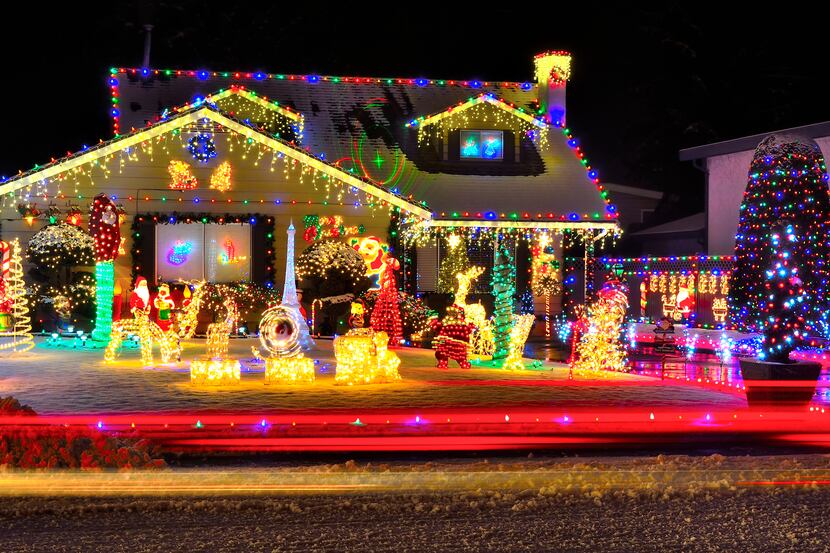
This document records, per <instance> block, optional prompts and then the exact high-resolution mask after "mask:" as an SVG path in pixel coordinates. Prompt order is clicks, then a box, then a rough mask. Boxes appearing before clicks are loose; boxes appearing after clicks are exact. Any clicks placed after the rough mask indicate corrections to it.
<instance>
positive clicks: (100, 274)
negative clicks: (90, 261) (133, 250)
mask: <svg viewBox="0 0 830 553" xmlns="http://www.w3.org/2000/svg"><path fill="white" fill-rule="evenodd" d="M114 290H115V265H114V263H113V262H112V261H99V262H97V263H96V264H95V330H93V331H92V334H91V336H92V339H93V340H94V341H96V342H109V339H110V333H111V332H112V298H113V292H114Z"/></svg>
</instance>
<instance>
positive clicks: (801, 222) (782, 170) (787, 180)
mask: <svg viewBox="0 0 830 553" xmlns="http://www.w3.org/2000/svg"><path fill="white" fill-rule="evenodd" d="M828 216H830V192H828V177H827V170H826V167H825V164H824V158H823V157H822V154H821V150H820V149H819V147H818V145H817V144H816V143H815V142H814V141H813V140H810V139H809V138H802V137H798V136H792V135H771V136H768V137H767V138H765V139H764V140H762V141H761V143H760V144H759V145H758V147H757V148H756V150H755V155H754V156H753V158H752V164H751V166H750V170H749V181H748V183H747V186H746V192H745V193H744V199H743V203H742V204H741V211H740V222H739V224H738V233H737V235H736V243H735V258H736V260H735V261H736V269H735V272H734V274H733V278H732V288H731V290H730V294H729V302H730V305H729V314H730V317H731V318H732V322H733V324H734V325H735V326H736V327H737V328H739V329H742V330H748V331H755V332H759V331H761V330H762V329H763V328H765V327H766V325H767V321H766V319H765V317H764V314H763V313H762V308H763V306H764V305H765V304H766V303H767V301H766V298H765V295H766V294H767V281H766V278H765V275H766V271H767V270H768V269H769V268H770V267H773V266H774V265H775V263H776V262H777V258H776V252H775V247H774V246H773V244H772V235H773V233H772V232H771V230H772V227H773V225H775V224H778V222H779V221H780V222H781V223H782V224H785V225H790V226H791V227H792V231H793V232H792V234H793V235H794V236H798V237H799V240H798V241H796V242H794V243H792V244H790V245H789V246H788V248H789V252H790V255H791V259H793V260H795V262H796V263H797V264H798V265H799V269H800V273H799V277H800V279H801V281H802V285H803V288H804V292H805V293H806V294H807V295H808V296H809V297H810V298H812V302H811V305H810V306H809V308H807V311H806V313H805V323H804V330H806V331H810V330H811V329H813V328H817V327H819V321H820V320H821V315H822V313H824V312H826V311H827V309H828V298H827V294H828V292H830V286H828V278H830V223H828Z"/></svg>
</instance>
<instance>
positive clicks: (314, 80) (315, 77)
mask: <svg viewBox="0 0 830 553" xmlns="http://www.w3.org/2000/svg"><path fill="white" fill-rule="evenodd" d="M306 80H307V81H308V82H310V83H311V84H317V83H318V82H320V76H319V75H309V76H308V77H306Z"/></svg>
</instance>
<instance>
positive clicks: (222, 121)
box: [0, 103, 430, 218]
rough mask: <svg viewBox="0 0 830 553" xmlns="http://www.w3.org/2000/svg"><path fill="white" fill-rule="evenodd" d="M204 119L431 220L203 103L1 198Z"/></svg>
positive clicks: (417, 207) (15, 186)
mask: <svg viewBox="0 0 830 553" xmlns="http://www.w3.org/2000/svg"><path fill="white" fill-rule="evenodd" d="M205 119H207V120H211V121H213V122H214V123H216V124H219V125H221V126H223V127H225V128H227V129H230V130H232V131H234V132H237V133H239V134H241V135H243V136H245V137H246V138H249V139H251V140H254V141H256V142H258V143H260V144H263V145H265V146H267V147H269V148H271V149H272V150H274V151H276V152H279V153H281V154H283V155H285V156H286V157H289V158H292V159H295V160H297V161H298V162H300V163H302V164H304V165H306V166H309V167H312V168H313V169H315V170H318V171H321V172H323V173H325V174H327V175H328V176H330V177H332V178H333V179H336V180H338V181H341V182H342V183H343V184H344V185H347V186H349V187H353V188H355V189H357V190H361V191H362V192H365V193H367V194H369V195H371V196H373V197H375V198H378V199H379V200H381V201H383V202H387V203H389V204H391V205H394V206H396V207H399V208H401V209H402V210H404V211H406V212H409V213H412V214H414V215H417V216H418V217H422V218H429V217H430V212H429V210H428V209H426V208H425V206H424V205H423V204H417V203H415V202H414V201H412V200H409V199H405V198H402V197H401V196H399V195H396V194H394V193H392V192H390V191H388V190H386V189H384V188H381V187H379V186H377V185H376V184H374V183H372V182H369V181H367V180H365V179H361V178H358V177H357V176H355V175H353V174H350V173H348V172H346V171H343V170H342V169H340V168H339V167H336V166H335V165H332V164H331V163H328V162H326V161H324V160H321V159H319V158H317V157H314V156H313V155H311V154H310V153H308V152H307V151H305V150H302V149H300V148H299V147H297V146H296V145H294V144H291V143H288V142H286V141H284V140H280V139H277V138H273V137H271V136H268V135H267V134H265V133H263V132H262V131H260V130H259V129H256V128H253V127H251V126H249V125H246V124H244V123H242V122H240V121H238V120H236V119H233V118H232V117H230V116H228V115H227V114H225V113H223V112H221V111H219V109H218V108H216V107H215V106H213V105H210V104H206V103H202V104H200V105H198V106H196V105H194V106H191V107H189V108H187V109H182V110H177V111H176V113H175V114H174V115H172V116H170V117H167V118H165V119H163V120H162V121H160V122H158V123H155V124H152V125H149V126H147V127H146V128H143V129H140V130H135V131H133V132H131V133H129V134H126V135H121V136H118V137H116V138H114V139H112V140H110V141H107V142H100V143H99V144H97V145H95V146H93V147H91V148H88V149H85V150H82V151H80V152H76V153H74V154H70V155H68V156H66V157H64V158H61V159H58V160H55V161H53V162H51V163H49V164H47V165H43V166H35V168H34V169H32V170H30V171H28V172H25V173H20V174H19V175H17V176H15V177H12V178H10V179H7V180H5V181H3V182H2V184H0V195H3V194H8V193H12V192H15V191H16V190H19V189H21V188H25V187H28V186H31V185H33V184H36V183H38V182H41V181H44V180H45V179H49V178H51V177H54V176H56V175H59V174H61V173H64V172H66V171H69V170H71V169H73V168H75V167H78V166H81V165H84V164H87V163H91V162H94V161H95V160H97V159H100V158H102V157H104V156H107V155H109V154H113V153H116V152H119V151H123V150H125V149H127V148H130V147H131V146H135V145H137V144H140V143H142V142H145V141H147V140H149V139H151V138H153V137H156V136H160V135H162V134H165V133H168V132H171V131H174V130H176V129H179V128H182V127H184V126H185V125H188V124H190V123H196V122H198V121H203V120H205Z"/></svg>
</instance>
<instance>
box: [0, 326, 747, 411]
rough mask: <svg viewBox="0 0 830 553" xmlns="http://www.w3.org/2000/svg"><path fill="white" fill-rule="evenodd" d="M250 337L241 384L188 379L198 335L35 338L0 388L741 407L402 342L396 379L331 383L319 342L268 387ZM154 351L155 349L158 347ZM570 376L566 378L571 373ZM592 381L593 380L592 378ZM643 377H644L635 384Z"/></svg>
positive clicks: (145, 395)
mask: <svg viewBox="0 0 830 553" xmlns="http://www.w3.org/2000/svg"><path fill="white" fill-rule="evenodd" d="M251 346H258V341H257V340H254V339H239V340H232V341H231V355H232V356H234V357H235V358H237V359H239V360H240V361H241V362H242V365H243V374H242V381H241V383H240V384H239V385H238V386H227V387H218V388H198V387H194V386H192V385H191V384H190V376H189V369H188V366H189V365H188V360H189V359H192V358H194V357H195V356H198V355H202V354H203V353H204V351H205V342H204V340H191V341H188V342H187V343H185V344H184V352H183V355H182V359H183V361H182V362H181V363H176V364H171V365H158V366H156V367H152V368H145V367H142V366H141V363H140V360H139V353H138V351H137V350H125V351H123V352H122V354H121V357H120V358H119V360H118V361H117V362H115V363H113V364H107V363H105V362H104V361H103V350H100V349H99V350H73V349H50V348H46V347H43V346H42V345H39V346H38V347H37V348H35V349H34V350H32V351H31V352H29V353H27V354H22V355H20V356H18V357H4V358H0V396H3V395H13V396H15V397H17V398H18V399H19V400H20V401H21V402H22V403H25V404H28V405H30V406H32V407H33V408H34V409H35V410H36V411H37V412H38V413H42V414H47V413H69V412H76V413H99V412H100V413H116V412H131V411H143V412H148V411H149V412H156V411H184V410H188V411H192V410H223V411H227V410H238V411H255V410H260V411H261V410H278V409H288V410H308V409H314V410H319V409H351V408H362V409H367V408H405V407H420V408H432V407H434V408H446V407H471V408H473V407H482V408H486V407H495V406H516V405H527V406H530V405H533V406H548V407H560V406H562V407H569V408H574V407H587V406H595V407H596V406H599V407H603V408H614V407H631V406H655V407H660V406H684V405H685V406H689V405H695V406H703V405H706V406H714V407H724V408H730V407H743V406H744V405H745V401H744V399H743V397H742V396H741V395H739V394H734V393H721V392H718V391H713V390H707V389H701V388H698V387H695V386H689V385H680V384H679V383H677V382H672V381H668V380H667V381H666V382H664V383H661V382H660V381H659V380H657V379H653V378H649V377H643V376H636V375H629V374H610V373H603V374H601V375H579V374H575V375H570V374H569V370H568V368H567V367H566V366H565V365H563V364H560V363H551V362H545V363H544V364H543V366H542V367H541V369H540V370H526V371H517V372H508V371H503V370H499V369H490V368H473V369H471V370H466V371H465V370H461V369H459V368H457V366H456V365H454V364H452V363H451V368H450V370H448V371H440V370H438V369H436V368H435V367H434V363H435V359H434V357H433V352H432V351H430V350H421V349H414V348H406V349H402V350H398V355H399V356H400V358H401V360H402V364H401V368H400V373H401V376H402V377H403V380H402V381H401V382H398V383H391V384H377V385H370V386H354V387H350V386H336V385H335V384H334V371H335V360H334V355H333V352H332V348H331V342H330V341H325V340H319V341H318V345H317V347H316V349H315V350H313V351H311V352H309V353H307V356H309V357H312V358H314V359H317V360H319V364H318V365H317V368H316V375H317V381H316V382H315V383H314V384H312V385H301V386H287V385H265V384H264V378H263V365H262V363H257V362H254V360H253V359H252V354H251ZM156 358H158V355H157V354H156ZM571 377H572V378H571ZM594 380H595V381H597V384H598V385H596V386H592V385H590V383H591V381H594ZM641 384H648V385H641Z"/></svg>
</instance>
